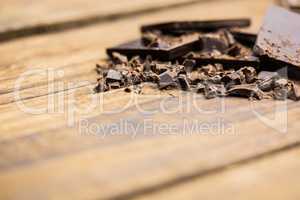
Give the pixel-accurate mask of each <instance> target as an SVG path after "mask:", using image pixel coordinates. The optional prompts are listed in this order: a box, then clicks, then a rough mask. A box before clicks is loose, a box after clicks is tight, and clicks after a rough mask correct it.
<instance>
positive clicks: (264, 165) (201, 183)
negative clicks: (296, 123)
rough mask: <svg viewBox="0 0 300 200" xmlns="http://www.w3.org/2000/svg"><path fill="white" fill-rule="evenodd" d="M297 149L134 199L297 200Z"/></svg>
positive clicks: (299, 194)
mask: <svg viewBox="0 0 300 200" xmlns="http://www.w3.org/2000/svg"><path fill="white" fill-rule="evenodd" d="M299 156H300V148H299V147H298V148H295V149H293V150H290V151H287V152H283V153H280V154H277V155H274V156H271V157H267V158H264V159H261V160H258V161H256V162H251V163H247V164H246V165H241V166H233V167H232V168H229V169H228V170H225V171H223V172H221V173H216V174H214V175H212V176H207V177H203V178H201V179H197V180H194V181H191V182H189V183H187V184H182V185H180V186H176V187H173V188H170V189H166V190H164V191H160V192H158V193H156V194H152V195H149V196H144V197H140V198H137V199H143V200H146V199H157V200H159V199H224V198H225V199H227V198H228V199H229V198H230V199H233V200H234V199H274V200H280V199H299V198H300V191H299V179H300V173H299V167H300V161H299V159H298V158H299Z"/></svg>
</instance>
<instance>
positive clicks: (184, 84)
mask: <svg viewBox="0 0 300 200" xmlns="http://www.w3.org/2000/svg"><path fill="white" fill-rule="evenodd" d="M177 80H178V83H179V86H180V88H181V89H182V90H184V91H187V90H189V89H190V84H189V82H188V80H187V78H186V75H184V74H180V75H179V76H178V78H177Z"/></svg>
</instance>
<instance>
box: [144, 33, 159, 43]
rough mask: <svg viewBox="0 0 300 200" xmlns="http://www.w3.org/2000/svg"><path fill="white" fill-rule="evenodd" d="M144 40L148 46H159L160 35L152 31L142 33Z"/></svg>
mask: <svg viewBox="0 0 300 200" xmlns="http://www.w3.org/2000/svg"><path fill="white" fill-rule="evenodd" d="M142 42H143V44H144V46H146V47H159V42H158V36H157V35H156V34H154V33H151V32H147V33H144V34H143V35H142Z"/></svg>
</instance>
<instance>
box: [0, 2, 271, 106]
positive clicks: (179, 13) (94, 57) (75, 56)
mask: <svg viewBox="0 0 300 200" xmlns="http://www.w3.org/2000/svg"><path fill="white" fill-rule="evenodd" d="M268 4H269V2H268V1H259V0H256V1H251V2H250V1H246V0H244V1H236V2H235V3H228V1H226V0H223V1H222V0H220V1H217V2H215V1H209V2H206V1H205V2H201V3H199V4H195V5H193V6H186V7H182V8H177V9H172V10H168V11H163V12H160V13H153V14H149V15H145V16H141V17H139V18H136V19H125V20H122V21H118V22H114V23H110V24H101V25H97V26H92V27H88V28H83V29H80V30H74V31H68V32H63V33H58V34H51V35H45V36H38V37H32V38H28V39H22V40H19V41H14V42H9V43H5V44H2V45H1V46H0V54H1V58H0V94H5V95H4V96H2V98H0V99H1V100H0V104H6V103H10V102H13V101H14V97H13V93H12V91H13V90H14V87H15V82H16V80H17V79H18V78H19V76H20V75H22V74H23V73H26V72H28V71H30V70H35V69H44V70H47V69H48V68H50V67H51V68H54V69H56V70H60V69H61V70H63V71H64V77H63V78H59V77H58V78H57V79H56V81H60V80H69V79H70V82H72V80H75V74H86V73H87V72H91V73H92V72H93V69H94V63H96V62H97V61H99V60H100V59H103V58H105V48H106V47H109V46H112V45H115V44H118V43H122V42H124V41H127V40H131V39H133V38H136V37H138V36H139V32H138V27H139V25H141V24H144V23H152V22H158V21H165V20H176V19H177V20H185V19H187V20H188V19H215V18H234V17H251V18H252V20H253V26H252V27H251V29H250V30H251V31H252V32H255V31H257V30H258V28H259V26H260V23H261V18H262V17H263V15H264V11H265V9H266V8H267V6H268ZM236 8H239V9H236ZM230 10H234V12H229V11H230ZM187 13H189V14H188V15H187ZM124 24H126V26H124ZM128 30H130V31H128ZM119 33H122V34H119ZM108 35H109V37H107V36H108ZM62 44H63V45H62ZM24 47H26V51H24V50H23V49H24ZM45 47H47V48H45ZM72 77H73V78H72ZM81 80H92V79H87V78H84V77H83V76H81V77H78V79H77V81H81ZM93 81H94V79H93V80H92V83H93ZM49 83H52V82H51V81H50V82H49ZM47 86H48V85H47V83H46V82H45V75H44V74H34V75H31V76H26V79H25V81H24V82H23V83H22V85H21V89H27V91H28V89H29V88H33V87H43V88H44V89H42V90H38V89H36V90H29V91H32V93H30V92H26V91H25V92H24V93H25V94H24V96H22V97H23V98H24V99H26V98H32V97H34V96H40V95H45V94H47V93H42V92H41V91H46V89H45V88H47Z"/></svg>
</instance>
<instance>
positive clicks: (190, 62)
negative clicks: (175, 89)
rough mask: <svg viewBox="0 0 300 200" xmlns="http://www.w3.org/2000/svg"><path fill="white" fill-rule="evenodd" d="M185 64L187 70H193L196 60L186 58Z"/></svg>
mask: <svg viewBox="0 0 300 200" xmlns="http://www.w3.org/2000/svg"><path fill="white" fill-rule="evenodd" d="M183 66H184V67H185V70H186V71H187V72H191V71H193V69H194V67H195V66H196V61H195V60H192V59H185V60H184V62H183Z"/></svg>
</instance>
